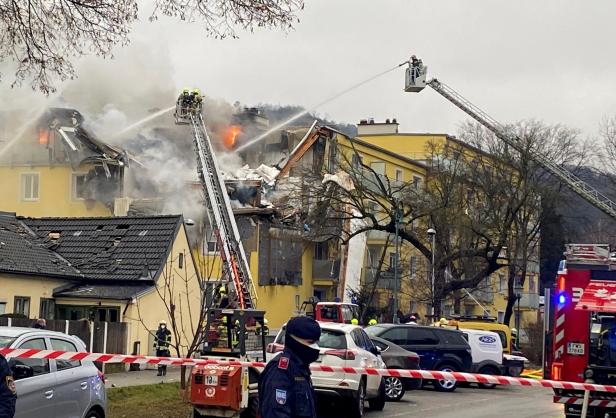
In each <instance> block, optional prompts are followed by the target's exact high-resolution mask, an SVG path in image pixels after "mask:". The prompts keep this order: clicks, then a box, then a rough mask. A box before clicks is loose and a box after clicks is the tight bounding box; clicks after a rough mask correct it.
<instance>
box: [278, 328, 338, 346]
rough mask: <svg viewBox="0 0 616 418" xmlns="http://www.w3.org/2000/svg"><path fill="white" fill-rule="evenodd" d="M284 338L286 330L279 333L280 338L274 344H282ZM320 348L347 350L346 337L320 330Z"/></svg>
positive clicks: (334, 332) (330, 331) (331, 331)
mask: <svg viewBox="0 0 616 418" xmlns="http://www.w3.org/2000/svg"><path fill="white" fill-rule="evenodd" d="M285 337H286V330H283V331H282V332H281V333H280V336H279V337H278V339H277V340H276V343H278V344H283V345H284V341H285ZM318 344H319V347H320V348H334V349H345V348H347V344H346V337H345V335H344V333H342V332H339V331H333V330H328V329H321V338H320V339H319V343H318Z"/></svg>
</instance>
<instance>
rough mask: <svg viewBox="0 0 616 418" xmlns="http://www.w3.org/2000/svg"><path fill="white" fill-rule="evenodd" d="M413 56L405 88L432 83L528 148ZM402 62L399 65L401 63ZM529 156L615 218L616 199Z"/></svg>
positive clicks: (498, 131)
mask: <svg viewBox="0 0 616 418" xmlns="http://www.w3.org/2000/svg"><path fill="white" fill-rule="evenodd" d="M417 62H418V60H417V59H416V58H415V57H414V56H413V57H412V60H411V61H409V68H407V73H406V86H405V90H406V91H408V92H419V91H421V90H423V88H424V87H425V86H426V85H427V86H430V87H432V88H433V89H434V90H435V91H436V92H437V93H439V94H440V95H441V96H443V97H444V98H446V99H447V100H449V101H450V102H451V103H453V104H454V105H456V106H457V107H459V108H460V109H462V111H464V113H466V114H467V115H469V116H470V117H472V118H473V119H475V120H476V121H477V122H479V123H480V124H481V125H483V126H484V127H486V128H487V129H489V130H490V131H491V132H492V133H494V135H496V137H497V138H499V139H500V140H502V141H503V142H505V143H506V144H507V145H509V146H510V147H511V148H513V149H515V150H516V151H518V152H528V150H525V149H524V147H523V145H522V141H521V140H520V138H519V137H518V136H516V135H512V134H510V133H508V132H507V129H506V128H505V127H504V126H503V125H502V124H501V123H500V122H498V121H497V120H496V119H494V118H493V117H491V116H490V115H488V114H487V113H486V112H484V111H483V110H481V109H479V108H478V107H477V106H475V105H474V104H472V103H471V102H470V101H468V100H466V99H465V98H464V97H463V96H462V95H461V94H459V93H458V92H456V91H455V90H454V89H452V88H451V87H449V86H447V85H446V84H445V83H442V82H440V81H439V80H437V79H436V78H433V79H432V80H430V81H426V73H427V67H425V66H423V64H422V63H421V61H419V64H418V63H417ZM404 64H406V63H402V64H400V65H404ZM530 156H531V158H532V159H533V160H534V161H535V162H536V163H537V164H539V165H540V166H541V167H543V168H544V169H545V170H547V171H548V172H549V173H551V174H552V175H553V176H555V177H556V178H557V179H558V180H559V181H560V182H562V183H563V184H565V185H566V186H568V187H569V188H570V189H571V190H573V191H574V192H575V193H577V194H578V195H579V196H580V197H582V198H583V199H584V200H586V201H587V202H588V203H590V204H591V205H593V206H595V207H596V208H598V209H600V210H602V211H603V212H604V213H606V214H607V215H609V216H611V217H612V218H616V203H615V202H613V201H612V200H611V199H610V198H608V197H607V196H605V195H604V194H603V193H601V192H600V191H598V190H597V189H595V188H594V187H592V186H591V185H589V184H588V183H586V182H585V181H584V180H582V179H580V178H579V177H577V176H576V175H575V174H573V173H571V172H570V171H569V170H567V169H566V168H564V167H561V166H560V165H558V164H555V163H554V162H553V161H551V160H550V159H548V158H546V157H545V156H544V155H542V154H540V153H538V152H532V153H531V155H530Z"/></svg>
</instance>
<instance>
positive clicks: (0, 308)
mask: <svg viewBox="0 0 616 418" xmlns="http://www.w3.org/2000/svg"><path fill="white" fill-rule="evenodd" d="M5 313H6V302H0V315H3V314H5Z"/></svg>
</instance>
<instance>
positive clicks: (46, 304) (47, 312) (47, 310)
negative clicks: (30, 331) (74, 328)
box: [39, 298, 56, 319]
mask: <svg viewBox="0 0 616 418" xmlns="http://www.w3.org/2000/svg"><path fill="white" fill-rule="evenodd" d="M55 313H56V302H55V301H54V300H53V299H46V298H41V305H40V308H39V318H45V319H54V318H55Z"/></svg>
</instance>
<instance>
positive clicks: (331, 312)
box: [320, 305, 338, 322]
mask: <svg viewBox="0 0 616 418" xmlns="http://www.w3.org/2000/svg"><path fill="white" fill-rule="evenodd" d="M320 308H321V318H323V319H329V320H332V321H333V322H338V306H337V305H324V306H321V307H320Z"/></svg>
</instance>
